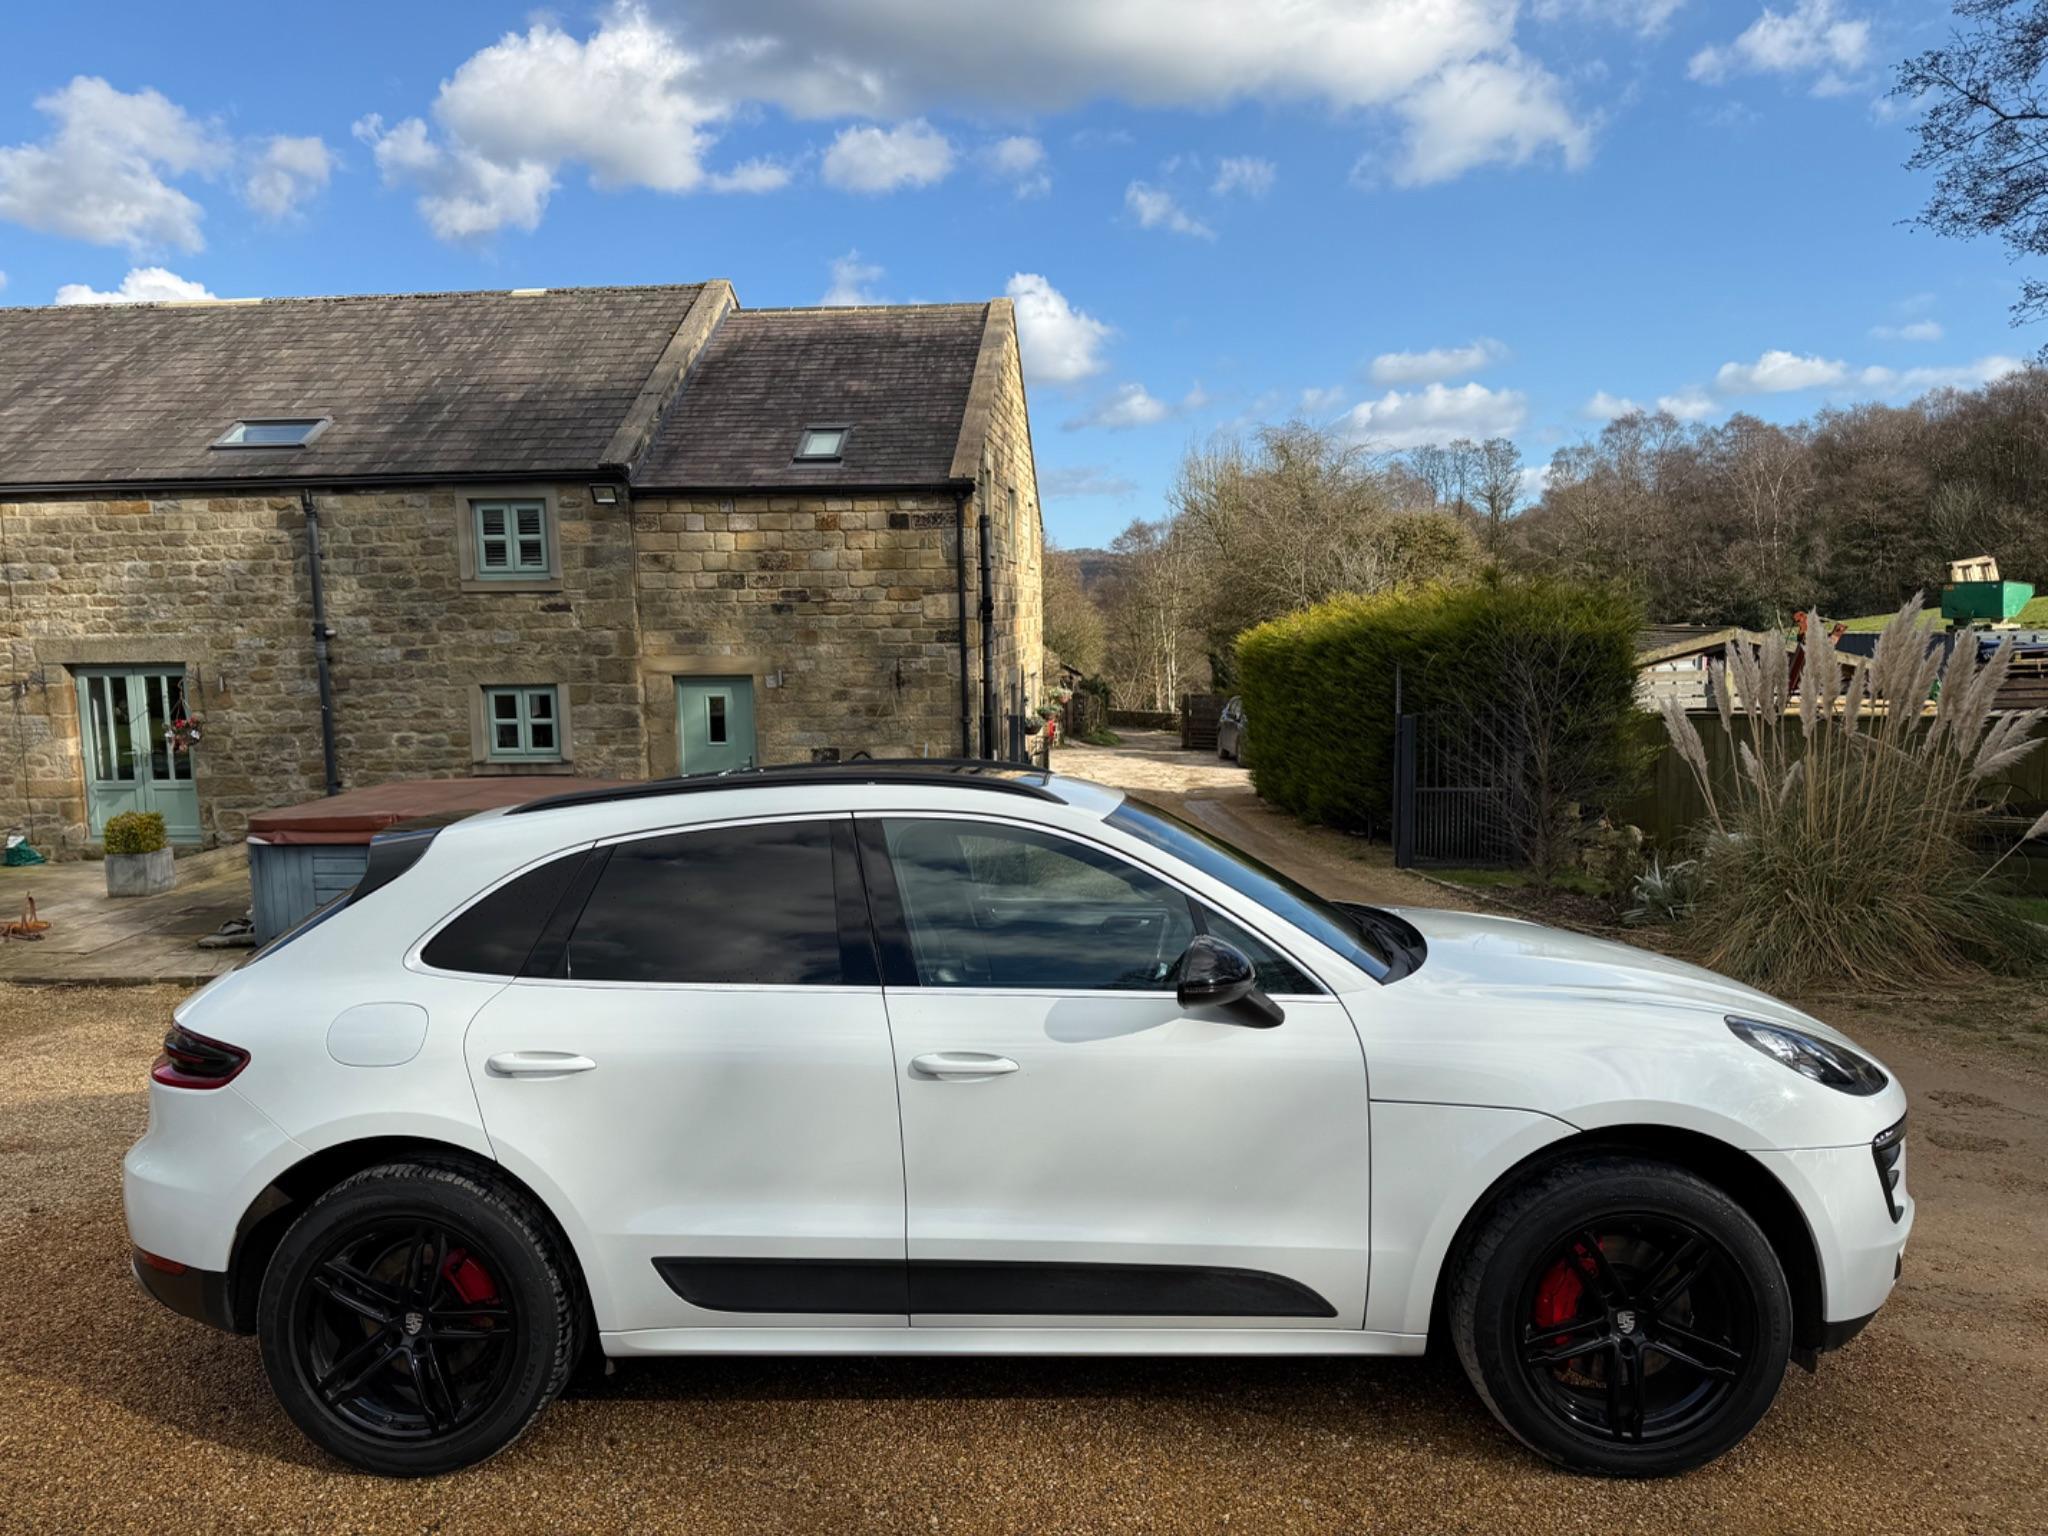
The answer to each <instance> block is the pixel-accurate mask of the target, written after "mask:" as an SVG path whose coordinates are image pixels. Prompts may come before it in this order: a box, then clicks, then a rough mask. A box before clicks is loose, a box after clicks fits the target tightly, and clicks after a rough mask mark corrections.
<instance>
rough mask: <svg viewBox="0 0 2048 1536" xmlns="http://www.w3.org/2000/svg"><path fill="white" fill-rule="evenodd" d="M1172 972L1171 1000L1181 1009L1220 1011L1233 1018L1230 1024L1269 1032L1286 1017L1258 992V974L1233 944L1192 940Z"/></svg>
mask: <svg viewBox="0 0 2048 1536" xmlns="http://www.w3.org/2000/svg"><path fill="white" fill-rule="evenodd" d="M1176 969H1177V970H1178V971H1179V974H1180V984H1179V986H1178V987H1177V988H1176V989H1175V996H1176V997H1177V998H1178V999H1179V1000H1180V1005H1181V1007H1183V1008H1221V1009H1225V1010H1227V1011H1228V1012H1230V1013H1232V1014H1235V1015H1237V1017H1236V1018H1234V1019H1233V1020H1232V1021H1231V1022H1233V1023H1236V1024H1243V1025H1246V1026H1247V1027H1249V1028H1252V1029H1271V1028H1272V1027H1273V1026H1274V1025H1275V1024H1278V1023H1279V1022H1280V1021H1281V1020H1282V1019H1284V1018H1286V1017H1287V1015H1286V1014H1284V1013H1282V1012H1281V1011H1280V1005H1279V1004H1278V1003H1276V1002H1274V1001H1273V999H1271V998H1270V997H1268V996H1266V994H1265V993H1263V992H1261V991H1260V990H1259V977H1258V972H1257V971H1255V970H1254V969H1253V968H1252V962H1251V960H1250V959H1249V958H1248V957H1247V956H1246V954H1245V952H1244V951H1243V950H1241V949H1239V948H1238V947H1237V946H1236V945H1235V944H1226V943H1224V942H1223V940H1221V939H1212V938H1210V937H1209V936H1208V935H1207V934H1202V935H1199V936H1198V937H1196V939H1195V940H1194V942H1192V943H1191V944H1189V945H1188V947H1187V949H1186V950H1185V951H1184V952H1183V953H1182V954H1181V957H1180V964H1179V966H1178V967H1176Z"/></svg>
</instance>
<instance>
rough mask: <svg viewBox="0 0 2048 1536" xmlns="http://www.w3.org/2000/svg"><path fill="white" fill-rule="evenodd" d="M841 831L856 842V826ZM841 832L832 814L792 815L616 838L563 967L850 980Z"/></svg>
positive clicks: (757, 981) (629, 977) (698, 976)
mask: <svg viewBox="0 0 2048 1536" xmlns="http://www.w3.org/2000/svg"><path fill="white" fill-rule="evenodd" d="M843 830H844V832H845V836H846V840H847V843H848V845H849V847H850V842H851V828H850V825H849V826H848V827H847V828H846V829H843ZM834 841H835V837H834V828H833V826H832V824H831V823H829V822H822V821H785V822H769V823H765V824H761V825H756V826H749V827H711V828H707V829H706V830H704V831H701V832H683V833H678V834H676V835H674V836H670V837H654V838H643V839H641V840H640V841H638V842H631V843H620V844H618V845H617V846H615V847H614V848H613V849H612V850H611V859H610V862H609V863H607V864H606V865H605V869H604V873H603V874H602V875H600V876H599V877H598V881H597V886H596V888H595V889H594V890H592V892H591V893H590V900H589V902H588V903H587V904H586V905H585V906H584V908H583V916H582V917H581V918H580V919H579V920H578V922H577V924H576V931H575V933H573V934H572V935H571V936H570V938H569V946H568V956H567V968H566V972H565V974H567V975H568V976H570V977H571V978H573V979H575V980H577V981H639V982H732V983H741V984H752V985H755V986H778V985H779V986H813V987H817V986H836V985H838V984H840V983H842V982H845V981H847V980H848V979H849V977H848V967H847V965H846V964H845V963H844V961H843V959H842V956H841V953H840V924H839V913H838V904H837V898H836V895H835V886H834V883H833V848H834ZM849 863H850V856H849ZM859 942H860V943H862V944H864V943H865V942H866V935H865V933H862V934H861V935H860V936H859ZM870 963H872V962H870ZM852 979H853V980H855V981H860V980H871V979H872V978H871V977H869V978H862V977H859V976H858V975H856V976H854V977H853V978H852Z"/></svg>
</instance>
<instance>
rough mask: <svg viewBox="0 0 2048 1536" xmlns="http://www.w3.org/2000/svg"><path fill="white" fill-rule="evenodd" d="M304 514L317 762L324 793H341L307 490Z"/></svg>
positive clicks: (316, 516) (315, 516) (313, 512)
mask: <svg viewBox="0 0 2048 1536" xmlns="http://www.w3.org/2000/svg"><path fill="white" fill-rule="evenodd" d="M299 505H300V507H302V508H303V509H304V510H305V514H306V572H307V576H308V578H309V581H310V583H311V586H312V589H313V671H314V673H315V675H316V676H317V677H318V678H319V682H320V763H321V767H322V768H323V770H324V771H325V774H326V778H327V793H328V794H329V795H338V794H340V793H341V766H340V764H339V763H338V762H337V761H336V759H335V752H334V672H333V669H332V668H331V667H330V666H329V664H328V649H327V643H328V641H329V640H330V639H332V638H333V634H334V632H333V631H332V630H331V629H329V628H328V627H327V588H326V585H325V583H324V582H323V581H322V580H321V573H320V507H319V504H318V503H317V502H316V501H315V500H314V499H313V493H312V492H311V491H309V490H307V491H300V492H299Z"/></svg>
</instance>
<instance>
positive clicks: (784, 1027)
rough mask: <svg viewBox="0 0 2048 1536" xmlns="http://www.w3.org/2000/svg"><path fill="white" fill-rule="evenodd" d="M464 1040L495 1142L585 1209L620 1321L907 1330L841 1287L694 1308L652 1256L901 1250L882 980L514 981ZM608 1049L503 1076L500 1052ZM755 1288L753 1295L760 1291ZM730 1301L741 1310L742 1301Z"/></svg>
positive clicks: (628, 1324) (524, 1169)
mask: <svg viewBox="0 0 2048 1536" xmlns="http://www.w3.org/2000/svg"><path fill="white" fill-rule="evenodd" d="M465 1049H466V1052H467V1055H468V1058H469V1068H470V1080H471V1081H472V1082H473V1083H474V1084H475V1085H476V1091H477V1101H478V1103H479V1105H480V1106H481V1109H482V1112H483V1118H484V1125H485V1128H486V1129H487V1130H488V1131H489V1133H490V1137H491V1145H492V1147H493V1148H494V1149H495V1150H496V1151H497V1154H498V1156H499V1157H501V1158H502V1159H504V1161H505V1163H506V1165H507V1166H508V1167H510V1168H511V1169H512V1170H513V1171H514V1172H515V1173H517V1174H519V1175H520V1176H521V1177H522V1178H526V1179H529V1180H530V1181H532V1182H534V1183H535V1185H536V1187H538V1188H542V1189H547V1188H549V1187H550V1186H552V1188H553V1189H554V1190H555V1191H556V1192H557V1195H558V1198H560V1199H561V1200H563V1201H565V1202H566V1203H567V1204H568V1205H569V1206H570V1207H572V1208H573V1209H574V1210H575V1211H576V1212H577V1214H578V1216H579V1217H580V1219H581V1220H582V1221H583V1223H584V1224H585V1226H586V1228H587V1230H588V1232H589V1235H590V1239H591V1243H592V1248H593V1252H594V1254H595V1257H596V1260H597V1263H598V1264H599V1265H600V1266H601V1267H602V1270H603V1277H604V1293H605V1294H607V1295H609V1296H611V1297H612V1298H613V1299H614V1308H613V1311H612V1313H611V1315H609V1316H607V1317H604V1318H603V1319H601V1321H602V1323H603V1325H604V1327H605V1328H606V1329H607V1330H615V1329H623V1328H666V1327H685V1326H692V1325H696V1326H705V1325H710V1326H728V1327H729V1326H732V1325H735V1324H747V1325H754V1326H765V1327H776V1326H805V1327H814V1326H817V1325H820V1324H826V1323H834V1322H838V1323H844V1324H846V1325H848V1326H861V1325H866V1324H873V1325H876V1326H893V1327H902V1326H903V1325H904V1324H905V1322H906V1318H905V1316H904V1314H903V1312H902V1310H901V1307H900V1306H898V1307H897V1308H895V1309H894V1310H892V1311H891V1312H889V1313H887V1314H882V1315H869V1314H856V1313H850V1312H844V1311H842V1310H840V1309H841V1308H843V1307H860V1306H867V1305H871V1304H872V1303H871V1301H870V1300H869V1299H868V1298H867V1297H866V1296H865V1294H864V1293H860V1292H856V1291H851V1290H849V1291H845V1292H841V1293H839V1294H843V1295H846V1296H847V1297H848V1300H846V1301H844V1302H835V1301H833V1300H831V1299H830V1298H829V1297H828V1298H824V1299H820V1298H819V1296H818V1295H816V1294H814V1295H813V1296H812V1297H811V1299H810V1302H809V1304H808V1305H807V1306H806V1307H805V1308H803V1309H801V1310H794V1311H792V1312H791V1313H789V1314H782V1313H777V1312H773V1311H757V1310H753V1309H752V1308H751V1307H750V1308H749V1309H748V1310H746V1312H745V1315H740V1313H739V1311H738V1309H737V1308H732V1307H731V1299H730V1295H729V1293H723V1294H719V1295H712V1296H709V1297H707V1298H706V1299H707V1300H710V1301H713V1302H718V1303H720V1305H718V1306H716V1307H709V1306H694V1305H692V1304H691V1303H690V1302H689V1301H687V1300H685V1299H684V1295H685V1294H686V1291H679V1290H678V1289H676V1288H674V1287H672V1285H671V1283H670V1282H669V1281H668V1280H666V1279H664V1278H663V1275H662V1273H661V1272H660V1270H658V1269H657V1267H656V1266H657V1264H658V1263H660V1262H662V1261H671V1260H684V1261H687V1260H691V1259H720V1258H727V1259H748V1260H762V1259H769V1260H795V1261H807V1262H815V1261H820V1260H867V1261H884V1262H886V1263H887V1264H888V1265H890V1266H891V1267H892V1268H894V1267H896V1266H900V1265H901V1263H902V1261H903V1153H902V1144H901V1141H900V1140H899V1138H898V1135H897V1125H896V1077H895V1068H894V1063H893V1060H892V1058H891V1055H890V1051H889V1026H888V1020H887V1017H886V1015H885V1014H884V1012H883V1008H882V996H881V991H880V989H879V988H864V989H830V990H827V989H823V988H813V987H782V988H774V989H759V988H753V987H714V986H636V985H632V984H629V983H588V984H578V983H576V982H573V981H535V980H527V981H516V982H514V983H512V985H510V986H509V987H507V988H506V989H505V990H504V991H503V992H501V993H499V994H498V995H497V996H496V997H495V998H493V999H492V1001H491V1002H490V1003H488V1004H486V1005H485V1007H484V1009H483V1011H482V1012H481V1013H479V1014H478V1015H477V1017H476V1020H475V1021H474V1022H473V1023H472V1024H471V1025H470V1028H469V1035H468V1039H467V1041H466V1045H465ZM515 1052H533V1053H537V1052H561V1053H565V1054H571V1055H576V1056H581V1057H583V1058H585V1059H587V1060H589V1061H591V1062H593V1063H594V1064H595V1065H594V1066H592V1067H591V1068H590V1069H589V1070H588V1071H576V1072H571V1073H565V1074H563V1075H560V1076H532V1077H507V1076H503V1075H501V1074H500V1073H499V1072H496V1071H493V1070H492V1068H491V1066H490V1062H491V1059H492V1058H493V1057H497V1056H503V1055H509V1054H512V1053H515ZM755 1294H758V1292H756V1293H755ZM729 1308H731V1309H729Z"/></svg>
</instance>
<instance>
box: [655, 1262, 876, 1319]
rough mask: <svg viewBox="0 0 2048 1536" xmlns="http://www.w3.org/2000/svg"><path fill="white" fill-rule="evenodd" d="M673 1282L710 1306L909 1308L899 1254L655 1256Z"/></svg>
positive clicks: (693, 1300) (694, 1301)
mask: <svg viewBox="0 0 2048 1536" xmlns="http://www.w3.org/2000/svg"><path fill="white" fill-rule="evenodd" d="M654 1267H655V1268H656V1269H657V1270H659V1271H661V1278H662V1279H664V1280H666V1281H667V1282H668V1288H669V1289H670V1290H672V1291H674V1292H675V1293H676V1294H677V1295H678V1296H680V1297H682V1298H683V1300H685V1301H687V1302H688V1303H689V1304H690V1305H691V1306H693V1307H703V1308H705V1309H706V1310H707V1311H711V1312H846V1313H871V1312H872V1313H899V1314H900V1313H907V1312H909V1310H910V1295H909V1287H908V1285H907V1284H906V1282H905V1280H904V1276H903V1265H902V1262H901V1261H900V1260H897V1259H656V1260H655V1261H654Z"/></svg>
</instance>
